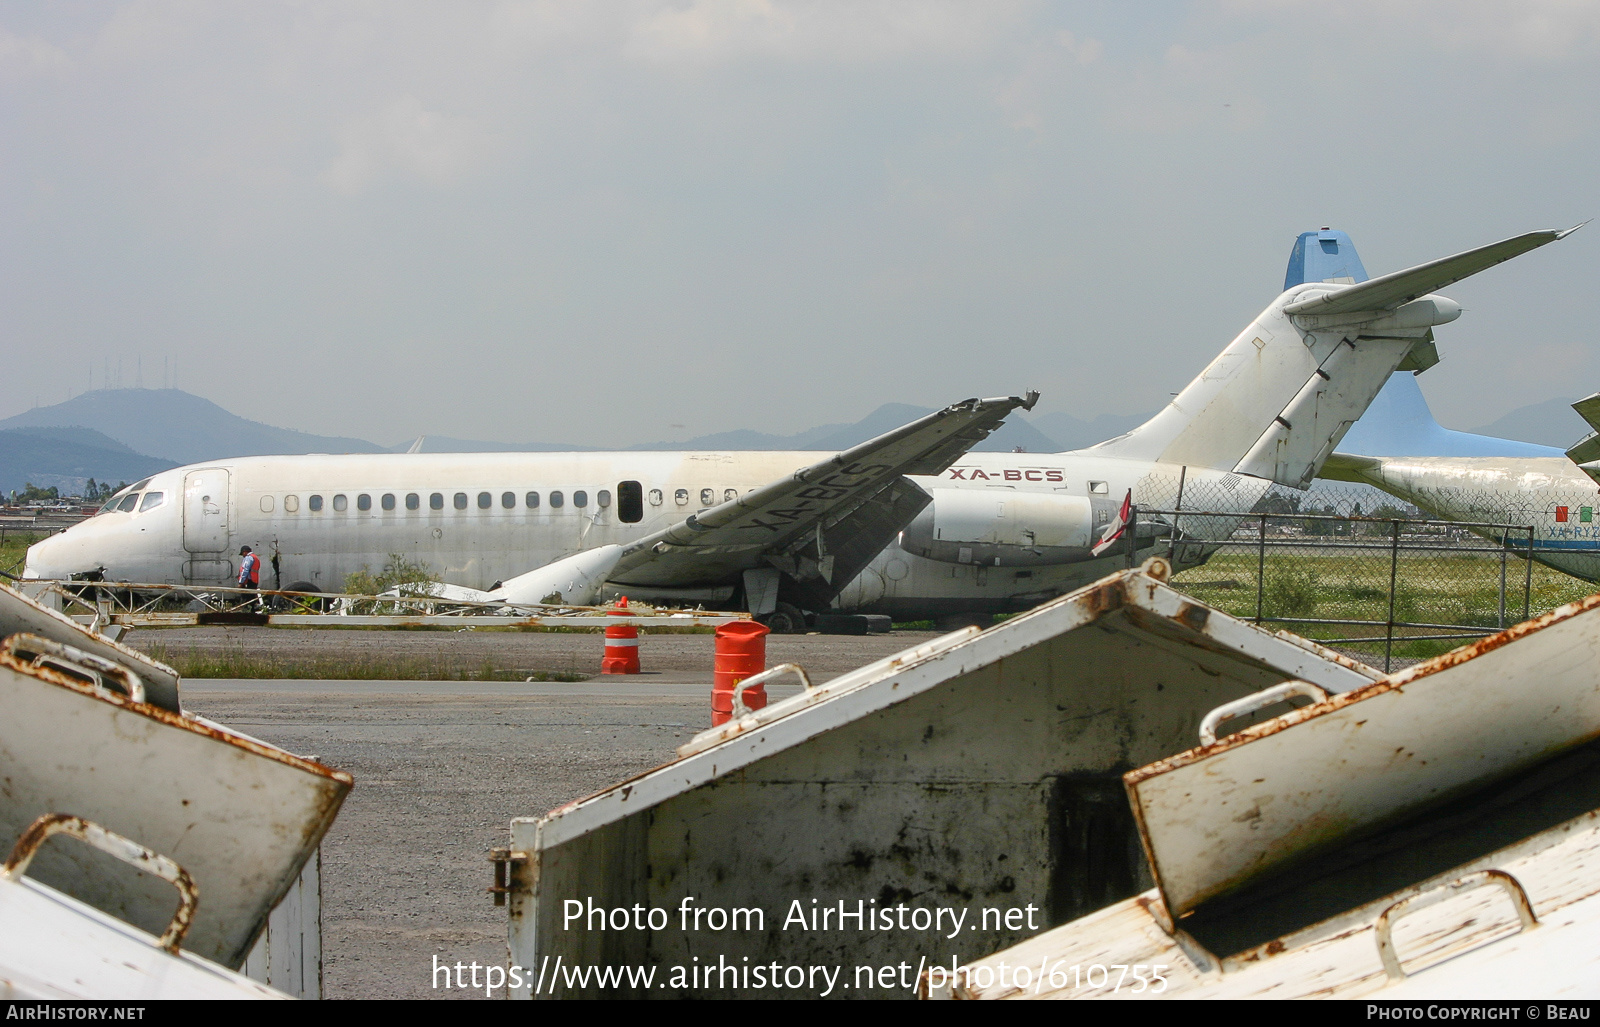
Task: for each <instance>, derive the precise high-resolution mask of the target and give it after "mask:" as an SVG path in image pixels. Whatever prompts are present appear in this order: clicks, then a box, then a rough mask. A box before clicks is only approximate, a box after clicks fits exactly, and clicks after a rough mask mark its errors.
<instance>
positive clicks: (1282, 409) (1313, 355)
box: [1094, 229, 1571, 488]
mask: <svg viewBox="0 0 1600 1027" xmlns="http://www.w3.org/2000/svg"><path fill="white" fill-rule="evenodd" d="M1570 231H1571V230H1570V229H1569V230H1568V232H1570ZM1568 232H1555V231H1550V232H1530V233H1528V234H1526V235H1520V236H1516V237H1514V238H1511V239H1506V240H1503V241H1501V242H1498V243H1493V244H1491V245H1489V246H1483V247H1479V248H1478V249H1475V250H1468V251H1467V252H1465V253H1459V254H1456V255H1454V256H1451V257H1445V258H1442V259H1440V260H1435V261H1430V262H1429V263H1427V264H1421V265H1418V266H1417V267H1414V268H1409V269H1407V270H1404V271H1397V272H1395V273H1393V274H1388V275H1384V276H1382V277H1379V278H1374V279H1371V280H1369V281H1365V282H1361V283H1359V284H1355V283H1353V282H1352V281H1351V278H1350V277H1345V278H1343V279H1340V278H1334V279H1332V280H1329V281H1325V282H1311V283H1306V284H1303V285H1297V286H1294V287H1292V288H1290V289H1288V290H1287V291H1285V292H1284V293H1283V294H1282V295H1281V296H1279V297H1278V298H1277V299H1276V300H1274V301H1273V302H1272V304H1271V305H1270V306H1268V307H1267V309H1266V310H1264V311H1262V312H1261V314H1260V316H1258V317H1257V318H1256V319H1255V320H1254V321H1252V322H1251V323H1250V326H1249V327H1248V328H1246V329H1245V330H1244V331H1243V332H1241V333H1240V334H1239V336H1238V337H1237V338H1236V339H1234V340H1233V342H1232V343H1230V344H1229V345H1228V348H1227V349H1225V350H1223V351H1222V354H1221V355H1220V356H1218V357H1217V358H1216V359H1215V360H1213V361H1212V362H1211V365H1210V366H1209V367H1207V368H1206V369H1205V370H1204V371H1202V372H1201V373H1200V375H1199V376H1198V377H1197V378H1195V379H1194V381H1192V382H1190V383H1189V385H1188V386H1187V387H1186V388H1185V389H1184V390H1183V391H1182V392H1181V393H1179V394H1178V396H1177V398H1176V399H1174V400H1173V401H1172V402H1171V403H1170V404H1168V405H1167V407H1166V409H1164V410H1162V411H1161V412H1160V413H1158V414H1156V416H1155V417H1153V418H1151V419H1150V420H1149V421H1146V422H1145V423H1144V424H1142V425H1140V426H1139V427H1138V428H1135V429H1134V430H1133V431H1131V432H1129V433H1128V434H1126V435H1123V436H1120V437H1119V438H1115V439H1112V440H1110V441H1109V442H1104V443H1101V444H1100V445H1099V446H1096V447H1094V449H1095V451H1096V452H1099V453H1102V454H1103V455H1106V456H1113V457H1121V458H1130V459H1145V460H1151V461H1156V462H1160V463H1167V464H1180V465H1188V466H1191V467H1209V468H1214V469H1217V470H1224V471H1236V472H1238V473H1240V474H1249V475H1254V476H1256V477H1260V478H1268V479H1271V480H1272V481H1276V482H1278V483H1280V484H1283V485H1288V486H1291V487H1294V488H1304V487H1306V486H1307V485H1308V484H1309V483H1310V481H1311V479H1312V478H1313V477H1315V476H1316V474H1317V472H1318V470H1320V469H1321V467H1322V464H1323V462H1324V461H1325V460H1326V459H1327V457H1328V455H1329V454H1330V453H1332V452H1333V448H1334V446H1336V445H1337V444H1338V442H1339V440H1340V439H1341V438H1343V437H1344V433H1345V432H1346V431H1347V430H1349V428H1350V425H1351V424H1352V423H1354V421H1355V420H1356V418H1358V417H1360V416H1361V414H1362V412H1363V411H1365V410H1366V408H1367V406H1368V404H1370V403H1371V402H1372V400H1373V398H1374V397H1375V396H1376V395H1377V394H1378V391H1379V390H1380V389H1381V388H1383V385H1384V383H1385V382H1386V381H1388V379H1389V376H1390V375H1391V374H1392V373H1393V372H1395V371H1396V370H1422V369H1424V368H1426V367H1428V366H1431V365H1432V364H1433V363H1436V362H1437V360H1438V357H1437V356H1436V355H1435V354H1434V351H1433V327H1434V326H1435V325H1440V324H1444V323H1446V322H1449V321H1453V320H1455V319H1456V318H1457V317H1458V316H1460V313H1461V308H1460V307H1459V306H1458V305H1457V304H1456V303H1455V302H1454V301H1452V300H1449V299H1446V298H1444V297H1443V296H1433V295H1429V294H1430V293H1431V292H1432V291H1433V290H1434V289H1439V288H1443V287H1444V286H1447V285H1449V284H1451V283H1452V282H1457V281H1460V280H1461V279H1463V278H1465V277H1467V276H1468V275H1471V274H1475V273H1477V272H1478V271H1482V270H1484V269H1485V268H1488V267H1492V266H1493V265H1495V264H1498V263H1500V262H1502V261H1505V260H1509V259H1510V258H1512V257H1514V256H1517V255H1518V254H1521V253H1526V252H1527V251H1528V250H1531V249H1535V248H1537V247H1539V246H1543V245H1545V244H1546V243H1550V242H1554V241H1555V240H1557V239H1560V238H1562V237H1563V236H1565V235H1567V234H1568ZM1263 426H1265V428H1263Z"/></svg>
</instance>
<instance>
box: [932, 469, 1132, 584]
mask: <svg viewBox="0 0 1600 1027" xmlns="http://www.w3.org/2000/svg"><path fill="white" fill-rule="evenodd" d="M929 491H931V492H932V493H933V502H931V503H929V504H928V505H927V506H926V507H924V508H923V510H922V512H921V513H920V514H918V515H917V517H916V519H915V520H913V521H912V522H911V523H910V524H909V525H907V526H906V529H905V532H904V533H903V534H902V536H901V540H900V545H901V547H902V548H903V549H905V550H906V551H907V552H910V553H915V554H916V555H917V556H921V557H926V558H927V559H929V560H938V561H939V562H941V563H972V564H982V565H984V566H987V567H1036V566H1041V565H1045V564H1054V563H1072V562H1074V561H1077V560H1084V559H1087V558H1088V556H1089V547H1090V546H1091V545H1092V544H1093V536H1094V534H1095V510H1094V507H1093V506H1092V505H1091V504H1090V501H1089V500H1088V499H1087V498H1085V497H1082V496H1066V495H1060V494H1048V493H1038V492H1012V491H1011V490H1010V489H940V488H936V489H931V490H929ZM1104 505H1105V506H1107V507H1108V508H1110V507H1114V506H1115V505H1116V504H1114V503H1109V502H1108V503H1106V504H1104Z"/></svg>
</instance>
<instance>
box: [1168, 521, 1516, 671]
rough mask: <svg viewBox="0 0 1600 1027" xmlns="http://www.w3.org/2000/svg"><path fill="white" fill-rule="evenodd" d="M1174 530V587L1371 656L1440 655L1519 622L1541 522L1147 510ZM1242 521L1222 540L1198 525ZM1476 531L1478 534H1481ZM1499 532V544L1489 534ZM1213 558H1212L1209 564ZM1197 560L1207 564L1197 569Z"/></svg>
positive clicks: (1388, 660)
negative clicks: (1530, 551)
mask: <svg viewBox="0 0 1600 1027" xmlns="http://www.w3.org/2000/svg"><path fill="white" fill-rule="evenodd" d="M1140 514H1141V517H1142V518H1144V519H1147V520H1148V521H1159V522H1164V523H1165V524H1166V525H1169V526H1170V531H1171V533H1170V535H1169V552H1170V553H1171V556H1172V559H1173V561H1174V565H1175V566H1177V567H1184V568H1188V569H1185V570H1183V571H1182V572H1181V573H1180V574H1179V575H1177V577H1176V579H1175V582H1174V583H1175V585H1176V586H1177V587H1178V588H1180V589H1182V590H1184V591H1186V592H1188V593H1190V594H1191V595H1194V596H1195V597H1196V598H1199V599H1203V600H1205V601H1206V602H1207V603H1208V604H1210V605H1212V606H1216V607H1218V608H1219V609H1222V610H1226V611H1227V612H1228V613H1231V614H1233V615H1235V616H1238V617H1242V618H1245V619H1248V620H1252V621H1255V622H1256V623H1258V624H1275V625H1283V626H1285V627H1288V628H1289V629H1291V630H1293V631H1295V632H1297V633H1298V634H1301V635H1304V636H1306V637H1308V638H1313V639H1315V640H1317V641H1318V642H1321V643H1323V644H1324V645H1330V646H1336V647H1338V648H1341V649H1351V650H1354V651H1356V652H1357V653H1359V654H1361V655H1362V656H1364V657H1367V658H1368V659H1371V660H1373V661H1374V662H1375V661H1376V658H1377V657H1378V656H1380V655H1381V656H1382V658H1383V668H1384V670H1386V671H1387V670H1389V669H1390V668H1391V666H1392V665H1393V663H1394V659H1395V657H1396V656H1397V655H1398V656H1406V657H1420V656H1433V655H1437V654H1438V653H1442V652H1446V651H1448V650H1450V649H1453V648H1455V647H1456V646H1458V645H1461V644H1463V643H1464V642H1466V641H1469V640H1471V639H1475V638H1480V637H1482V636H1484V635H1488V634H1492V633H1494V632H1495V631H1498V630H1500V629H1501V628H1504V627H1507V626H1509V625H1511V624H1514V623H1516V622H1518V621H1521V620H1526V619H1527V618H1528V616H1529V614H1530V613H1531V612H1532V609H1533V599H1534V588H1533V570H1534V564H1533V563H1531V562H1530V561H1528V560H1525V559H1523V558H1522V557H1521V556H1519V555H1518V553H1517V551H1518V550H1519V549H1520V550H1523V551H1526V548H1527V546H1528V545H1529V544H1530V543H1531V541H1532V539H1533V527H1532V526H1531V525H1517V524H1496V523H1487V522H1485V523H1474V524H1471V525H1466V524H1459V523H1453V522H1440V521H1432V520H1425V519H1418V518H1402V517H1358V516H1343V517H1338V516H1326V515H1317V514H1299V513H1279V514H1266V513H1256V514H1251V515H1248V516H1245V517H1240V516H1239V515H1238V514H1234V515H1232V516H1231V517H1230V516H1227V515H1225V514H1219V513H1216V512H1211V511H1194V510H1188V511H1177V510H1141V511H1140ZM1223 521H1227V522H1230V523H1232V524H1233V525H1234V527H1233V530H1232V531H1231V532H1229V533H1228V534H1227V535H1226V536H1225V537H1222V538H1216V537H1212V538H1206V537H1204V536H1203V535H1199V536H1197V535H1196V534H1195V533H1194V532H1193V531H1192V530H1191V528H1190V526H1191V525H1200V526H1208V527H1209V526H1215V525H1217V524H1218V523H1221V522H1223ZM1469 529H1477V530H1478V531H1480V532H1483V533H1484V534H1483V535H1480V534H1475V533H1474V532H1473V531H1471V530H1469ZM1484 535H1489V536H1492V538H1488V537H1484ZM1202 561H1204V562H1202ZM1196 564H1199V566H1195V565H1196Z"/></svg>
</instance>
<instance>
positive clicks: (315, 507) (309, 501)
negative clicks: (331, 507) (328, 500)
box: [306, 496, 322, 513]
mask: <svg viewBox="0 0 1600 1027" xmlns="http://www.w3.org/2000/svg"><path fill="white" fill-rule="evenodd" d="M306 506H309V507H310V508H311V512H312V513H321V512H322V497H321V496H309V497H307V498H306Z"/></svg>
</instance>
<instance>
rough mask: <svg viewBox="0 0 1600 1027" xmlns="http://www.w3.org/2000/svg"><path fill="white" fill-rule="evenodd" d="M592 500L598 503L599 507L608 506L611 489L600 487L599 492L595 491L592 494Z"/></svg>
mask: <svg viewBox="0 0 1600 1027" xmlns="http://www.w3.org/2000/svg"><path fill="white" fill-rule="evenodd" d="M594 501H595V502H596V503H599V504H600V506H601V507H607V506H610V505H611V490H610V489H601V490H600V491H599V492H596V493H595V494H594Z"/></svg>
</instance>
